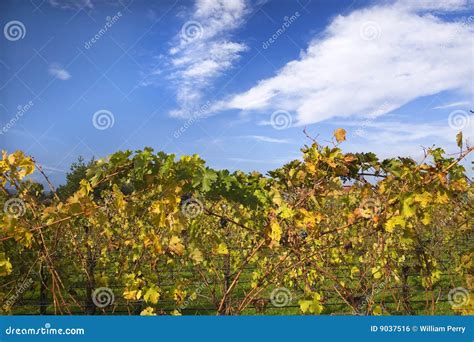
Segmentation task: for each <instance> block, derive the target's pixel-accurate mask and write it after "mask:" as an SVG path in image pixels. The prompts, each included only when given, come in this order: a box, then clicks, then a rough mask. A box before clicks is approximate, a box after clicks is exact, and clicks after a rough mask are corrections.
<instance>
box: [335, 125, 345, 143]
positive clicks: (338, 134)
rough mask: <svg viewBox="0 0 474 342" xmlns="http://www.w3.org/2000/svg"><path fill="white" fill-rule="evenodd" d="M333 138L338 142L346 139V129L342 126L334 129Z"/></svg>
mask: <svg viewBox="0 0 474 342" xmlns="http://www.w3.org/2000/svg"><path fill="white" fill-rule="evenodd" d="M334 138H336V141H337V142H338V143H340V142H341V141H344V140H346V130H345V129H344V128H338V129H336V130H335V131H334Z"/></svg>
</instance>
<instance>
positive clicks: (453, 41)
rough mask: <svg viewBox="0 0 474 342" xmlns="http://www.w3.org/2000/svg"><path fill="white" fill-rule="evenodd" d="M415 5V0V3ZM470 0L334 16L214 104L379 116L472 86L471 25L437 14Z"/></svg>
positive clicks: (299, 113) (320, 116)
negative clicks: (271, 72)
mask: <svg viewBox="0 0 474 342" xmlns="http://www.w3.org/2000/svg"><path fill="white" fill-rule="evenodd" d="M415 3H416V4H415ZM466 3H467V2H466V1H461V0H452V1H447V2H443V3H442V5H440V2H439V1H420V2H414V1H409V0H404V1H399V2H397V3H394V4H390V5H377V6H373V7H369V8H366V9H361V10H356V11H353V12H352V13H350V14H348V15H345V16H342V15H341V16H338V17H336V18H335V19H334V20H333V21H332V23H331V24H330V25H329V26H328V27H327V29H326V30H325V32H324V33H323V34H320V35H318V36H317V37H316V38H315V39H314V40H313V41H312V42H311V43H310V44H309V46H308V48H307V49H306V51H305V52H304V53H302V55H301V57H300V58H299V59H298V60H293V61H291V62H289V63H287V64H286V65H285V66H284V67H283V68H282V69H281V70H279V71H278V72H277V74H276V75H275V76H274V77H271V78H268V79H264V80H261V81H260V82H258V83H257V84H256V85H255V86H254V87H252V88H251V89H249V90H248V91H245V92H243V93H240V94H236V95H234V96H231V97H230V98H228V99H225V100H223V101H221V102H218V103H215V104H214V105H213V106H212V108H213V111H221V110H227V109H240V110H245V111H268V112H270V113H271V112H272V111H274V110H277V109H279V110H285V111H289V112H291V113H294V117H295V121H296V124H300V125H302V124H311V123H316V122H320V121H323V120H327V119H330V118H334V117H349V116H365V115H367V114H368V113H372V116H374V117H375V116H380V115H383V114H385V113H388V112H390V111H392V110H394V109H396V108H399V107H401V106H402V105H404V104H406V103H408V102H410V101H412V100H414V99H416V98H419V97H422V96H428V95H433V94H437V93H440V92H443V91H464V92H467V93H471V92H472V82H471V80H470V78H469V77H466V75H472V74H473V73H474V65H473V63H468V62H466V63H464V62H460V61H469V60H471V59H472V52H471V50H470V49H468V48H466V42H467V41H471V40H472V34H473V32H474V30H473V25H472V23H471V24H466V23H460V22H455V21H454V22H453V21H451V22H448V21H444V20H443V19H442V17H441V16H437V15H436V13H440V12H441V11H454V10H457V9H462V8H464V6H465V5H466Z"/></svg>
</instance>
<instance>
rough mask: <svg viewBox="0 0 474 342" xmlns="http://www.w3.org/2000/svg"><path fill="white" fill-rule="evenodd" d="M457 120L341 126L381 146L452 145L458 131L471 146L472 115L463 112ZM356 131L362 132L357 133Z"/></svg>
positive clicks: (473, 135) (473, 137)
mask: <svg viewBox="0 0 474 342" xmlns="http://www.w3.org/2000/svg"><path fill="white" fill-rule="evenodd" d="M458 120H459V121H458ZM458 120H453V121H452V122H449V121H448V120H447V121H440V122H433V123H419V124H415V123H406V122H401V121H388V122H377V121H363V122H356V121H345V122H344V123H343V124H344V126H346V127H354V129H353V130H352V133H354V134H356V135H357V134H360V135H361V136H362V137H363V138H365V139H367V140H369V141H373V142H378V143H382V145H384V144H385V143H390V144H396V143H405V142H406V143H408V142H421V141H423V140H424V139H426V140H428V141H433V140H436V141H440V142H445V143H447V144H454V143H455V141H456V140H455V139H456V134H457V133H458V132H459V131H460V130H462V131H463V135H464V138H465V139H468V140H469V141H470V143H471V144H472V143H474V115H469V114H467V112H464V111H463V114H462V116H459V118H458ZM357 130H361V131H362V132H361V133H357V132H358V131H357ZM349 134H351V131H349ZM370 146H371V147H372V146H374V145H370Z"/></svg>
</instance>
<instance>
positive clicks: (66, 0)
mask: <svg viewBox="0 0 474 342" xmlns="http://www.w3.org/2000/svg"><path fill="white" fill-rule="evenodd" d="M48 3H49V4H50V5H51V6H53V7H56V8H60V9H68V10H80V9H93V8H94V5H93V3H92V0H48Z"/></svg>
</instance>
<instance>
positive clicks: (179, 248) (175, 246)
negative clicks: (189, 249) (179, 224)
mask: <svg viewBox="0 0 474 342" xmlns="http://www.w3.org/2000/svg"><path fill="white" fill-rule="evenodd" d="M168 247H169V249H170V251H171V252H172V253H174V254H178V255H182V254H183V252H184V245H183V244H182V243H181V239H180V238H179V237H177V236H172V237H171V240H170V243H169V246H168Z"/></svg>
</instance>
